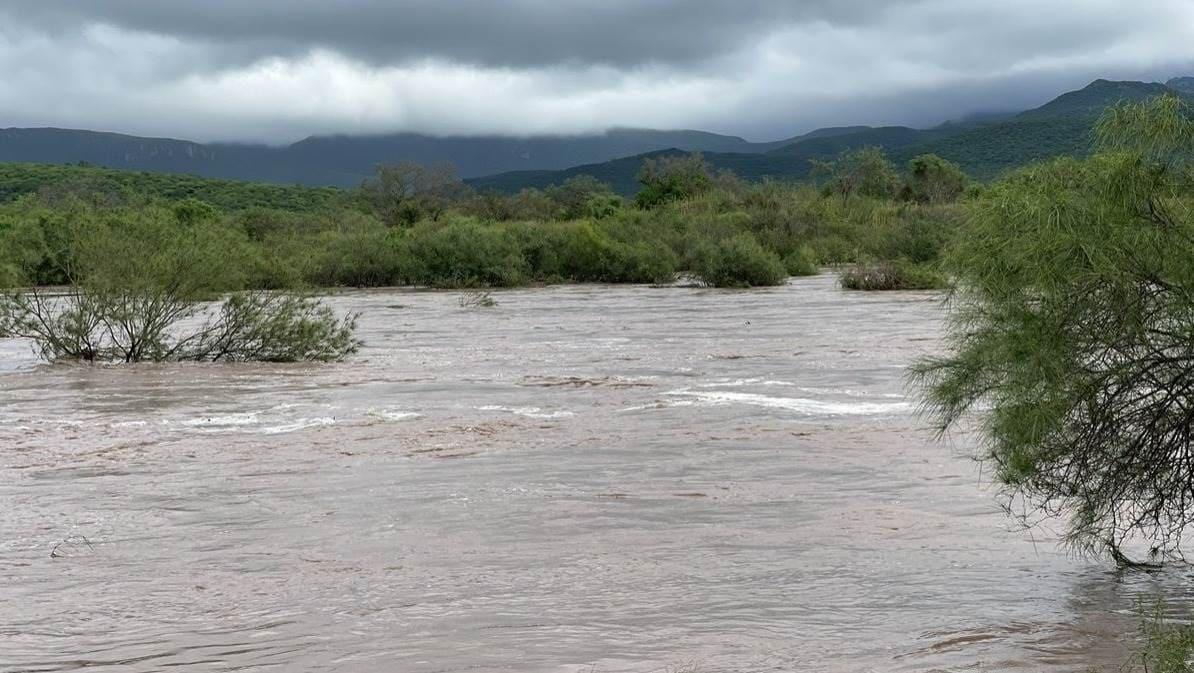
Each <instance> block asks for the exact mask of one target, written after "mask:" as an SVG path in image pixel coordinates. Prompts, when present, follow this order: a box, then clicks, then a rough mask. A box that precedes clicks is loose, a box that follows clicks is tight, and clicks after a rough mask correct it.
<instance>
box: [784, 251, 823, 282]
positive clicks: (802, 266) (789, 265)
mask: <svg viewBox="0 0 1194 673" xmlns="http://www.w3.org/2000/svg"><path fill="white" fill-rule="evenodd" d="M784 269H786V270H787V272H788V275H789V276H815V275H817V273H819V272H820V269H819V268H818V267H817V254H816V253H815V252H813V249H812V248H811V247H809V246H808V245H802V246H800V247H799V248H797V249H795V250H793V251H792V252H791V253H790V254H789V255H788V256H787V257H785V258H784Z"/></svg>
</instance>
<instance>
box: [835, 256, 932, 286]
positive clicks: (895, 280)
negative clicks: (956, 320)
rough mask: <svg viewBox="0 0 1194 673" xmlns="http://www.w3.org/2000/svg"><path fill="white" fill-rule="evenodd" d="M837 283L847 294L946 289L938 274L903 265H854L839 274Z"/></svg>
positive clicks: (886, 263)
mask: <svg viewBox="0 0 1194 673" xmlns="http://www.w3.org/2000/svg"><path fill="white" fill-rule="evenodd" d="M840 281H841V284H842V287H844V288H846V289H847V290H936V289H941V288H945V287H948V286H949V282H948V281H947V280H946V278H945V277H944V276H942V275H941V274H940V273H939V272H937V271H934V270H933V269H931V268H929V267H927V266H924V265H918V264H913V263H911V262H907V261H894V262H864V263H861V264H856V265H854V266H852V267H850V268H848V269H846V270H845V271H843V272H842V275H841V279H840Z"/></svg>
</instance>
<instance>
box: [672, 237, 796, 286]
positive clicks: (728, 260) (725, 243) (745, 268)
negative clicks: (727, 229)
mask: <svg viewBox="0 0 1194 673" xmlns="http://www.w3.org/2000/svg"><path fill="white" fill-rule="evenodd" d="M689 271H691V272H692V274H693V276H695V277H696V278H697V279H698V280H700V281H701V282H702V283H704V284H705V285H712V286H713V287H755V286H765V285H782V284H783V282H784V279H785V278H787V273H786V272H785V271H784V266H783V263H782V262H781V261H780V259H779V257H777V256H776V255H775V253H773V252H770V251H768V250H764V249H763V247H762V246H760V245H759V243H758V241H756V240H755V239H754V237H753V236H751V235H750V234H739V235H737V236H734V237H732V238H728V239H724V240H721V241H718V242H712V241H705V242H703V243H701V244H700V245H699V246H698V247H697V249H696V251H695V254H694V256H693V259H692V260H691V262H690V266H689Z"/></svg>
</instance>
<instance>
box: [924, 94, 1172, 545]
mask: <svg viewBox="0 0 1194 673" xmlns="http://www.w3.org/2000/svg"><path fill="white" fill-rule="evenodd" d="M1098 131H1099V139H1100V143H1099V146H1100V151H1099V152H1098V153H1097V154H1095V155H1094V156H1092V157H1090V158H1089V159H1083V160H1077V159H1056V160H1053V161H1048V162H1045V163H1042V164H1038V165H1035V166H1031V167H1028V168H1024V169H1022V170H1019V171H1017V172H1015V173H1014V174H1012V175H1011V176H1009V177H1008V178H1006V179H1004V180H1002V181H1001V182H999V183H997V184H995V185H993V186H991V187H990V188H989V189H988V190H987V192H986V193H985V194H984V195H983V196H982V197H981V198H979V199H976V200H975V201H974V202H973V203H971V204H970V206H969V211H970V216H969V217H968V218H966V219H965V221H964V225H963V227H962V229H961V230H960V231H959V232H958V235H957V236H956V237H955V238H954V239H953V242H952V244H951V246H950V249H949V252H948V253H947V254H946V255H945V258H944V263H945V268H946V269H947V270H948V271H949V273H951V274H952V275H953V276H955V277H956V278H957V279H958V285H957V287H958V290H957V291H956V292H955V295H954V298H953V300H952V302H951V307H952V310H951V322H950V329H949V342H948V343H949V347H950V348H949V352H948V353H947V354H946V355H945V356H943V357H940V358H935V359H930V360H927V361H925V362H922V363H921V364H920V365H919V366H918V367H917V368H916V369H915V374H916V376H917V377H918V378H919V379H920V380H921V382H922V383H923V384H924V385H925V386H926V390H927V397H926V399H927V404H928V408H929V410H930V411H932V412H933V413H934V414H935V416H936V417H937V419H938V420H939V421H940V423H941V427H942V428H943V429H944V428H948V427H951V426H954V425H956V424H957V423H958V422H959V421H961V420H962V419H963V418H965V417H971V413H970V412H972V411H973V412H975V415H974V416H973V417H974V418H977V420H978V422H979V429H980V437H981V438H982V439H983V440H984V448H985V457H986V458H987V460H988V461H989V462H990V463H991V464H992V465H993V466H994V467H995V468H996V470H997V472H998V476H999V478H1000V480H1001V481H1002V482H1003V483H1004V484H1005V485H1006V487H1007V493H1008V496H1009V498H1012V499H1015V500H1016V501H1017V502H1016V507H1015V509H1016V511H1018V512H1022V513H1023V514H1022V516H1024V517H1025V518H1026V519H1028V520H1029V521H1032V520H1035V519H1037V518H1039V517H1051V516H1059V517H1064V518H1065V520H1067V521H1068V532H1067V538H1066V539H1067V540H1068V542H1069V543H1070V544H1071V545H1073V546H1074V547H1075V548H1076V549H1078V550H1080V551H1083V552H1086V553H1090V554H1103V555H1106V556H1108V557H1110V558H1112V559H1114V560H1115V561H1117V562H1118V563H1120V564H1121V565H1140V564H1143V563H1147V564H1153V563H1157V562H1161V561H1164V560H1165V559H1166V558H1170V557H1176V558H1180V557H1181V541H1182V538H1183V533H1184V532H1186V530H1187V528H1188V526H1189V524H1190V522H1191V500H1190V494H1191V493H1194V464H1192V463H1191V461H1190V456H1191V453H1192V449H1194V445H1192V438H1194V435H1192V434H1191V428H1194V405H1192V404H1191V399H1192V396H1194V196H1192V195H1194V189H1192V188H1194V110H1191V108H1190V107H1189V106H1188V105H1187V104H1186V103H1185V102H1183V101H1182V100H1180V99H1178V98H1176V97H1164V98H1159V99H1156V100H1153V101H1149V102H1146V103H1136V104H1127V105H1122V106H1119V107H1117V108H1115V109H1113V110H1111V111H1110V112H1109V113H1108V114H1107V115H1106V116H1105V117H1104V118H1103V120H1102V121H1101V122H1100V124H1099V127H1098ZM1129 546H1130V547H1129ZM1129 548H1133V549H1134V548H1139V549H1140V552H1139V553H1141V554H1144V557H1140V556H1139V555H1137V556H1136V558H1130V556H1131V554H1129V553H1128V552H1127V551H1126V550H1127V549H1129Z"/></svg>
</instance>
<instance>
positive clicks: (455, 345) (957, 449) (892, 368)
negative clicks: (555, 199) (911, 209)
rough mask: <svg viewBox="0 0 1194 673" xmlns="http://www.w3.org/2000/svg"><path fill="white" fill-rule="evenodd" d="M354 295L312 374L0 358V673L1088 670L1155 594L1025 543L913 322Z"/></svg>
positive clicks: (1167, 582)
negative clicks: (919, 382)
mask: <svg viewBox="0 0 1194 673" xmlns="http://www.w3.org/2000/svg"><path fill="white" fill-rule="evenodd" d="M495 297H496V298H497V300H498V302H499V304H498V306H496V307H493V308H488V309H471V310H470V309H465V308H461V307H460V305H459V304H458V299H459V294H457V293H441V292H420V291H394V290H388V291H361V292H349V293H344V294H341V295H337V296H336V297H334V298H333V299H332V301H333V302H334V304H335V305H336V306H338V307H340V308H342V309H344V310H353V311H360V312H361V313H362V319H361V336H362V337H363V339H364V340H365V343H366V345H365V347H364V348H363V349H362V351H361V353H360V354H359V355H357V356H355V357H353V358H352V359H350V360H348V361H346V362H343V363H339V364H331V365H318V366H312V365H300V366H295V365H285V366H284V365H222V366H175V365H172V366H136V367H78V366H45V365H38V364H37V363H36V362H35V360H34V359H33V357H32V353H31V351H30V349H29V347H28V345H27V344H24V343H20V342H16V341H0V671H68V670H77V669H83V668H86V669H87V670H97V671H161V670H188V671H190V670H201V671H233V670H236V671H257V670H262V671H264V670H278V671H288V672H289V671H402V672H412V673H431V672H441V671H445V672H446V671H453V672H455V671H509V672H512V673H513V672H520V673H522V672H526V673H538V672H552V673H557V672H558V673H566V672H567V673H572V672H582V671H583V672H585V673H588V672H593V673H603V672H610V673H613V672H636V673H637V672H644V673H645V672H648V671H669V670H670V671H680V670H700V671H843V672H844V671H850V672H856V671H923V670H1007V669H1019V670H1032V671H1083V670H1086V669H1087V668H1088V667H1089V666H1091V665H1108V666H1110V667H1116V666H1118V665H1119V659H1118V658H1117V657H1120V656H1121V652H1122V648H1123V646H1124V644H1125V643H1126V642H1127V641H1128V640H1130V639H1131V638H1132V637H1133V636H1132V630H1133V628H1134V626H1135V624H1136V621H1137V619H1136V617H1135V615H1134V610H1135V609H1136V605H1137V603H1138V601H1140V600H1141V599H1142V598H1144V599H1147V597H1149V596H1152V595H1154V594H1155V593H1157V592H1160V591H1163V592H1165V593H1166V594H1167V596H1168V598H1169V600H1170V609H1173V610H1183V609H1184V607H1185V605H1186V603H1185V601H1184V599H1183V596H1184V595H1185V593H1188V591H1189V590H1187V589H1184V588H1183V587H1185V586H1186V585H1187V580H1188V577H1186V576H1184V575H1183V574H1181V573H1180V572H1178V571H1167V572H1164V573H1156V574H1143V573H1129V574H1121V573H1116V572H1114V571H1113V570H1112V569H1109V568H1108V567H1107V566H1105V565H1101V564H1098V563H1093V562H1089V561H1083V560H1080V559H1075V558H1072V557H1071V556H1068V555H1067V554H1066V553H1065V552H1064V551H1061V550H1059V549H1058V548H1057V547H1056V546H1055V539H1054V537H1053V536H1052V535H1051V534H1050V532H1049V531H1048V530H1047V529H1046V530H1036V531H1033V532H1032V533H1031V534H1030V533H1026V532H1024V531H1021V530H1018V529H1015V528H1014V527H1013V526H1011V525H1010V524H1009V523H1008V521H1007V520H1006V518H1005V517H1004V515H1003V514H1002V512H1001V511H1000V509H999V505H998V502H997V500H996V499H995V497H994V494H993V492H992V490H991V488H990V487H989V484H988V483H987V481H986V480H985V479H984V477H983V475H982V473H981V471H980V469H979V466H978V465H977V464H976V463H974V462H973V461H971V460H968V459H967V457H966V454H967V452H968V448H967V446H966V441H965V440H964V439H963V438H958V439H955V441H954V442H953V444H941V443H938V442H936V441H935V439H934V437H933V435H932V433H931V432H929V431H927V430H926V429H925V428H924V427H923V426H924V422H923V421H920V420H918V419H917V417H916V415H915V406H914V403H913V400H912V399H911V398H910V397H909V396H908V395H907V394H906V393H907V391H906V390H905V380H904V371H903V370H904V367H905V366H906V365H907V364H908V363H909V362H911V361H912V360H913V359H914V358H916V357H917V356H918V355H921V354H924V353H927V352H931V351H932V350H933V349H935V348H938V347H939V343H938V338H939V335H940V330H941V317H942V307H941V305H940V301H939V298H938V297H937V296H935V295H933V294H926V293H892V294H859V293H848V292H844V291H841V290H839V289H837V287H836V286H835V283H834V279H833V278H832V276H829V275H826V276H821V277H816V278H812V279H807V280H794V281H792V282H791V283H790V284H789V285H788V286H786V287H782V288H775V289H771V290H756V291H750V292H729V291H715V290H705V289H696V288H649V287H597V286H579V287H551V288H542V289H528V290H519V291H510V292H501V293H496V294H495Z"/></svg>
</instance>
